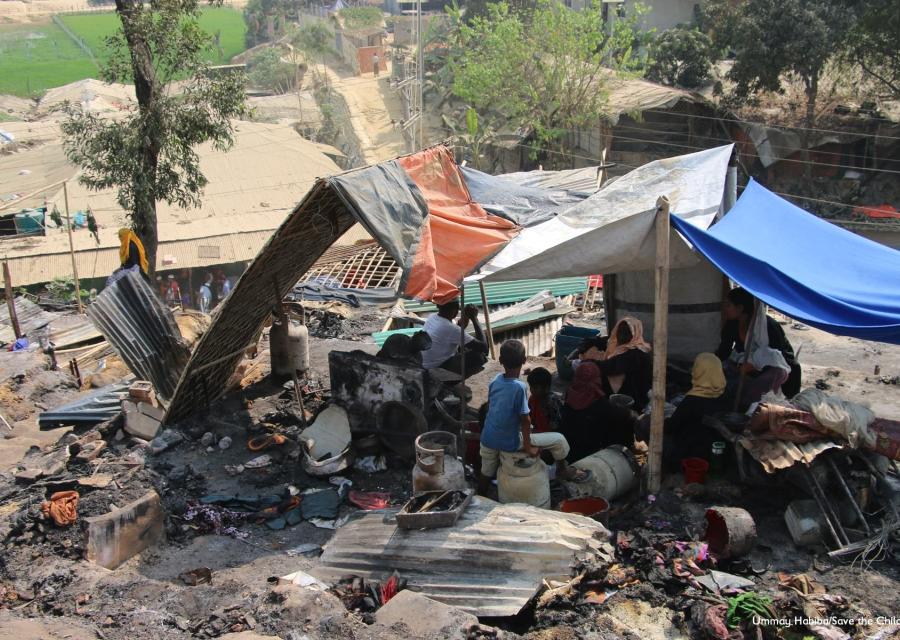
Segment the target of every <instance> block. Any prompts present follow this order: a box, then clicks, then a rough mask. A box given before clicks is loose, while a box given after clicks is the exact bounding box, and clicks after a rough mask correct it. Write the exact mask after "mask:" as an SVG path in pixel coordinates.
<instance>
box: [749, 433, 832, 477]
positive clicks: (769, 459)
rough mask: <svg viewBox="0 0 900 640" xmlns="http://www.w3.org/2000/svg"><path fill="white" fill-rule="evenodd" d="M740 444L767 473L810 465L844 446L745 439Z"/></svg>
mask: <svg viewBox="0 0 900 640" xmlns="http://www.w3.org/2000/svg"><path fill="white" fill-rule="evenodd" d="M738 442H739V443H740V444H741V446H743V447H744V449H746V450H747V452H748V453H749V454H750V455H751V456H753V458H754V459H755V460H756V461H758V462H759V463H760V464H761V465H762V466H763V468H764V469H765V470H766V473H775V472H776V471H780V470H781V469H787V468H789V467H792V466H794V465H795V464H797V463H798V462H802V463H804V464H807V465H808V464H810V463H811V462H812V461H813V460H815V459H816V457H817V456H819V455H820V454H822V453H824V452H826V451H828V450H829V449H834V448H840V447H841V446H842V445H841V444H840V443H837V442H834V441H832V440H814V441H812V442H806V443H804V444H794V443H793V442H786V441H784V440H763V439H761V438H747V437H743V438H740V439H739V440H738Z"/></svg>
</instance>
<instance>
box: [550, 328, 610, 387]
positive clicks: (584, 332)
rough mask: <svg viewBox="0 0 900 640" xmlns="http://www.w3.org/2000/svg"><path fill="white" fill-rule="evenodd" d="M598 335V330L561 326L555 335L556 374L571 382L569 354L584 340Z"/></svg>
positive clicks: (571, 373) (571, 372)
mask: <svg viewBox="0 0 900 640" xmlns="http://www.w3.org/2000/svg"><path fill="white" fill-rule="evenodd" d="M599 333H600V330H599V329H592V328H590V327H575V326H572V325H568V324H567V325H563V328H562V329H560V330H559V331H558V332H557V334H556V373H557V375H559V377H560V378H562V379H563V380H571V379H572V375H573V374H574V372H573V371H572V364H571V363H570V362H569V354H570V353H572V351H574V350H575V349H576V348H577V347H578V345H580V344H581V341H582V340H584V339H585V338H593V337H594V336H596V335H598V334H599Z"/></svg>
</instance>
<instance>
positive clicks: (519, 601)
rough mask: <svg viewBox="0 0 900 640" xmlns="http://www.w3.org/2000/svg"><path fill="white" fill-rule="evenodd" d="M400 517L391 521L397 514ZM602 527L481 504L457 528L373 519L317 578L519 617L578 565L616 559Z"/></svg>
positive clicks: (341, 540) (341, 534)
mask: <svg viewBox="0 0 900 640" xmlns="http://www.w3.org/2000/svg"><path fill="white" fill-rule="evenodd" d="M395 512H396V510H393V511H389V512H388V513H395ZM606 535H608V533H607V532H606V530H605V529H604V528H603V526H602V525H601V524H600V523H598V522H596V521H594V520H591V519H590V518H586V517H583V516H578V515H574V514H565V513H560V512H558V511H549V510H545V509H538V508H536V507H530V506H526V505H520V504H498V503H496V502H493V501H491V500H485V499H483V498H477V497H476V498H474V499H473V500H472V502H471V504H470V505H469V507H468V508H467V509H466V511H465V512H464V513H463V515H462V517H461V518H460V520H459V521H458V522H457V523H456V525H454V526H453V527H448V528H444V529H425V530H420V531H405V530H402V529H398V528H397V527H396V525H394V524H391V523H385V512H373V513H366V514H365V515H363V516H362V517H360V518H358V519H355V520H352V521H350V522H348V523H347V524H346V525H344V526H343V527H342V528H341V529H339V530H338V531H337V533H336V534H335V536H334V537H333V538H332V539H331V541H330V542H329V543H328V544H327V545H325V551H324V553H323V554H322V557H321V565H320V566H317V567H315V568H314V569H313V570H312V572H311V573H312V574H313V575H315V576H316V577H318V578H319V579H321V580H324V581H326V582H327V581H335V580H337V579H339V578H340V577H341V576H344V575H347V574H355V575H360V576H363V577H364V578H372V579H385V578H387V577H388V576H390V574H391V573H393V572H394V571H398V572H399V573H400V576H401V577H403V578H405V579H407V580H408V581H409V587H410V588H411V589H413V590H415V591H419V592H421V593H422V594H424V595H426V596H428V597H429V598H433V599H434V600H437V601H439V602H444V603H446V604H449V605H452V606H455V607H459V608H460V609H462V610H463V611H466V612H468V613H471V614H474V615H477V616H511V615H516V614H517V613H518V612H519V611H520V610H521V609H522V607H524V606H525V604H527V602H528V601H529V600H530V599H531V598H532V597H533V596H534V594H535V593H536V592H537V590H538V589H539V588H540V586H541V584H542V581H543V580H545V579H559V580H563V579H568V578H570V577H571V573H572V569H573V567H574V566H575V564H576V562H577V561H579V560H581V559H585V558H587V557H600V558H602V559H605V560H606V561H610V560H611V558H612V549H611V548H610V546H609V545H608V543H606V542H603V541H602V539H603V538H605V536H606Z"/></svg>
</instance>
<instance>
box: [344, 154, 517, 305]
mask: <svg viewBox="0 0 900 640" xmlns="http://www.w3.org/2000/svg"><path fill="white" fill-rule="evenodd" d="M328 183H329V185H330V186H331V187H332V188H334V189H335V191H337V193H338V195H339V196H340V198H341V200H342V201H343V202H344V203H345V204H346V205H347V206H348V208H349V209H350V210H351V213H352V214H353V216H354V217H355V218H356V219H357V220H358V221H359V222H360V223H361V224H362V225H363V226H364V227H365V229H366V231H368V232H369V234H370V235H371V236H372V237H373V238H375V239H376V240H378V242H379V243H380V244H381V245H382V246H383V247H384V248H385V250H386V251H387V252H388V253H389V254H390V255H391V257H392V258H394V260H395V261H396V262H397V264H399V265H400V267H401V269H402V270H403V276H402V279H401V282H400V291H401V293H402V294H403V295H405V296H407V297H410V298H417V299H420V300H434V301H435V302H438V303H441V302H445V301H447V300H450V299H452V298H454V297H456V296H457V295H459V285H460V284H461V283H462V279H463V278H464V277H465V276H466V275H468V274H469V273H471V272H472V271H474V270H475V269H477V268H478V267H479V266H480V265H482V264H483V263H484V262H485V261H486V260H487V259H489V258H490V257H491V256H493V255H494V254H495V253H497V252H498V251H500V249H502V248H503V247H504V246H505V245H506V244H507V243H508V242H509V241H510V239H511V238H513V237H514V236H515V235H516V233H517V232H518V227H517V226H516V225H515V224H514V223H512V222H510V221H509V220H506V219H504V218H501V217H499V216H495V215H491V214H489V213H487V212H486V211H485V210H484V209H483V208H482V207H481V206H480V205H479V204H478V203H477V202H475V201H474V200H473V199H472V196H471V194H470V193H469V190H468V187H467V186H466V181H465V180H464V178H463V176H462V174H461V173H460V170H459V167H458V166H457V165H456V162H455V161H454V160H453V155H452V154H451V153H450V150H449V149H448V148H447V147H444V146H437V147H432V148H429V149H425V150H423V151H420V152H419V153H415V154H413V155H410V156H404V157H402V158H398V159H396V160H392V161H390V162H384V163H381V164H378V165H375V166H372V167H367V168H365V169H361V170H359V171H352V172H348V173H345V174H342V175H339V176H334V177H332V178H329V179H328Z"/></svg>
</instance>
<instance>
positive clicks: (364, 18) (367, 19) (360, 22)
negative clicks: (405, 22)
mask: <svg viewBox="0 0 900 640" xmlns="http://www.w3.org/2000/svg"><path fill="white" fill-rule="evenodd" d="M341 18H343V19H344V27H345V28H347V29H362V28H363V27H379V26H381V25H382V24H383V23H384V13H383V12H382V11H381V9H379V8H378V7H348V8H346V9H341Z"/></svg>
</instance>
